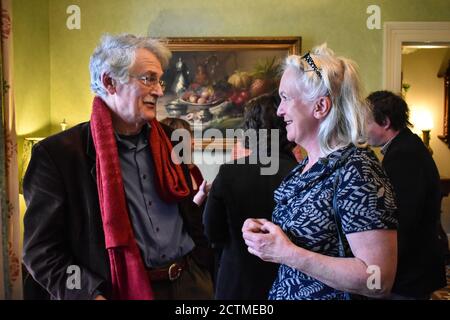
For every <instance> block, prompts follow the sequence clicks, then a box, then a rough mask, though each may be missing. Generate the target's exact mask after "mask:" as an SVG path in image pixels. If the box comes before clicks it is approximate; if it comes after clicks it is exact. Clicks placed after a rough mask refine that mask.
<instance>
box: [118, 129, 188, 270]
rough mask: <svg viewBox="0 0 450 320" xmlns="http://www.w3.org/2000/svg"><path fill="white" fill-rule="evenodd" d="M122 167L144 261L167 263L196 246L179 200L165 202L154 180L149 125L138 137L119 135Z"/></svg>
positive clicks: (154, 263) (160, 264)
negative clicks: (189, 232)
mask: <svg viewBox="0 0 450 320" xmlns="http://www.w3.org/2000/svg"><path fill="white" fill-rule="evenodd" d="M116 140H117V147H118V150H119V159H120V167H121V171H122V179H123V184H124V188H125V196H126V200H127V205H128V210H129V214H130V220H131V224H132V226H133V231H134V235H135V238H136V242H137V244H138V247H139V249H140V250H141V253H142V257H143V260H144V264H145V265H146V266H147V267H149V268H154V267H159V266H163V265H167V264H169V263H171V262H173V261H174V260H177V259H178V258H180V257H182V256H184V255H186V254H187V253H189V252H190V251H191V250H192V249H193V248H194V241H193V240H192V238H191V237H190V236H189V234H188V233H187V231H186V229H185V228H184V226H183V219H182V217H181V215H180V213H179V209H178V205H177V204H176V203H166V202H164V201H163V200H162V199H161V198H160V197H159V195H158V193H157V191H156V188H155V183H154V178H155V177H154V176H155V172H154V164H153V159H152V156H151V153H150V147H149V143H148V126H144V128H143V130H142V131H141V133H140V134H139V135H137V136H129V137H126V136H120V135H117V134H116Z"/></svg>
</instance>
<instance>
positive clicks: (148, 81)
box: [130, 75, 166, 91]
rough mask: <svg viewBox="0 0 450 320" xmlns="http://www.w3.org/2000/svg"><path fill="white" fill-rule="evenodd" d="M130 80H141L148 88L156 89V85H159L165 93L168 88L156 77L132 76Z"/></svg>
mask: <svg viewBox="0 0 450 320" xmlns="http://www.w3.org/2000/svg"><path fill="white" fill-rule="evenodd" d="M130 78H134V79H137V80H139V81H140V82H141V83H142V84H143V85H144V86H146V87H156V85H157V84H159V85H160V86H161V89H162V90H163V91H164V89H165V88H166V83H165V82H164V81H163V80H161V79H158V77H157V76H155V75H145V76H133V75H130Z"/></svg>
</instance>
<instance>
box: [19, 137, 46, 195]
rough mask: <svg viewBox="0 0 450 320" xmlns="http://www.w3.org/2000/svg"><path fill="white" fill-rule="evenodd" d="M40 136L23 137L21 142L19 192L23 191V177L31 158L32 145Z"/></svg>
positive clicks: (40, 138)
mask: <svg viewBox="0 0 450 320" xmlns="http://www.w3.org/2000/svg"><path fill="white" fill-rule="evenodd" d="M42 139H44V138H42V137H30V138H25V140H24V142H23V153H22V174H21V175H20V184H19V189H20V190H19V191H20V193H23V178H24V176H25V172H27V167H28V163H29V162H30V159H31V150H32V149H33V146H34V145H35V144H36V143H38V142H39V141H41V140H42Z"/></svg>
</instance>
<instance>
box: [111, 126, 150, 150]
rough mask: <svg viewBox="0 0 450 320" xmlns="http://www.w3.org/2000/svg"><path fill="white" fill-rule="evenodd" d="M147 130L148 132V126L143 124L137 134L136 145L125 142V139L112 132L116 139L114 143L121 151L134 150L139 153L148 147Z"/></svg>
mask: <svg viewBox="0 0 450 320" xmlns="http://www.w3.org/2000/svg"><path fill="white" fill-rule="evenodd" d="M149 130H150V124H145V125H144V126H143V127H142V129H141V131H140V132H139V133H138V140H137V143H136V145H135V144H134V143H133V142H131V141H129V140H127V139H126V138H123V136H122V137H121V136H120V135H119V134H118V133H117V132H116V131H114V135H115V137H116V141H117V146H118V147H119V148H120V149H122V148H124V149H127V150H134V149H136V151H139V150H141V149H143V148H145V147H147V146H148V134H149Z"/></svg>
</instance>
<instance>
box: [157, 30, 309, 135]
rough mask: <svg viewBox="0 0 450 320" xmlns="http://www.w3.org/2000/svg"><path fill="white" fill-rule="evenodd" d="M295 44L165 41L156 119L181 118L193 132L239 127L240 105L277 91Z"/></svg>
mask: <svg viewBox="0 0 450 320" xmlns="http://www.w3.org/2000/svg"><path fill="white" fill-rule="evenodd" d="M300 44H301V39H300V38H299V37H281V38H267V37H264V38H168V47H169V49H170V50H171V51H172V59H171V62H170V65H169V67H168V69H167V70H166V71H165V74H164V77H163V80H164V81H165V83H166V88H165V93H164V97H162V98H160V104H162V105H160V107H159V108H158V119H163V118H165V117H177V118H181V119H183V120H186V121H188V122H189V123H190V125H191V126H192V128H193V129H194V130H205V129H208V128H215V129H219V130H221V131H225V130H226V129H236V128H239V127H240V126H241V124H242V120H243V113H244V105H245V103H246V102H247V101H248V100H250V99H252V98H254V97H257V96H259V95H261V94H264V93H269V92H272V91H274V90H277V87H278V83H279V80H280V76H281V73H280V68H281V65H282V61H283V59H284V58H285V57H286V56H287V55H289V54H298V53H299V52H300Z"/></svg>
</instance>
